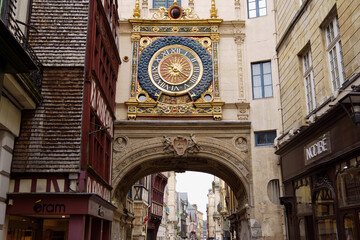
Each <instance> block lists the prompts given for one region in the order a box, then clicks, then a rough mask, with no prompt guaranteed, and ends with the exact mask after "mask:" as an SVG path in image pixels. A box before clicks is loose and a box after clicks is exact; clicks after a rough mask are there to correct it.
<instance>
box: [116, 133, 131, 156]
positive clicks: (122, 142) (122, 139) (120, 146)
mask: <svg viewBox="0 0 360 240" xmlns="http://www.w3.org/2000/svg"><path fill="white" fill-rule="evenodd" d="M128 141H129V139H128V138H127V137H126V136H119V137H117V138H115V140H114V146H113V148H114V151H116V152H122V151H124V150H125V148H126V146H127V144H128Z"/></svg>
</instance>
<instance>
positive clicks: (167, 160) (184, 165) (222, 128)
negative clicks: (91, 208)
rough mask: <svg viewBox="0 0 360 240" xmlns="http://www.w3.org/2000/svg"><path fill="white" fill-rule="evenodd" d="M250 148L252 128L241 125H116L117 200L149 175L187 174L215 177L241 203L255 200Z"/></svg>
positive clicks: (129, 123)
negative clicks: (176, 172) (252, 185)
mask: <svg viewBox="0 0 360 240" xmlns="http://www.w3.org/2000/svg"><path fill="white" fill-rule="evenodd" d="M249 144H250V123H249V122H243V121H231V122H226V121H223V122H213V121H191V122H178V121H123V122H116V123H115V139H114V146H113V147H114V153H113V180H112V185H113V186H114V194H113V199H117V200H118V201H119V200H120V201H121V199H123V198H124V197H125V196H126V194H127V192H128V190H129V189H130V188H131V186H132V185H133V184H134V183H135V182H136V181H137V180H138V179H140V178H141V177H144V176H146V175H149V174H151V173H156V172H163V171H178V172H182V171H187V170H188V171H199V172H205V173H210V174H213V175H216V176H218V177H219V178H221V179H223V180H224V181H225V182H226V183H228V184H229V186H230V187H231V189H232V190H233V192H234V193H235V195H236V196H237V198H238V200H239V201H241V202H242V203H245V202H248V201H249V200H250V201H251V195H252V194H251V187H250V186H251V170H250V168H251V166H250V162H251V161H250V154H251V153H250V145H249ZM239 203H240V202H239Z"/></svg>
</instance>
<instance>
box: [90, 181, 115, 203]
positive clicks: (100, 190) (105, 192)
mask: <svg viewBox="0 0 360 240" xmlns="http://www.w3.org/2000/svg"><path fill="white" fill-rule="evenodd" d="M87 192H88V193H95V194H97V195H99V196H100V197H102V198H103V199H105V200H106V201H108V202H110V190H109V189H107V188H106V187H105V186H104V185H102V184H101V183H99V182H97V181H96V180H94V179H92V178H91V177H88V178H87Z"/></svg>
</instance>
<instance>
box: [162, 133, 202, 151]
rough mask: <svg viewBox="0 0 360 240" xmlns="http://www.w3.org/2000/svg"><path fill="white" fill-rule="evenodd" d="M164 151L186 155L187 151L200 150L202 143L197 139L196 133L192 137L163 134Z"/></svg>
mask: <svg viewBox="0 0 360 240" xmlns="http://www.w3.org/2000/svg"><path fill="white" fill-rule="evenodd" d="M163 145H164V152H166V153H174V156H179V157H181V156H184V155H186V153H194V152H198V151H199V150H200V145H199V144H198V142H197V141H196V138H195V135H193V134H191V135H190V137H183V136H177V137H168V136H163Z"/></svg>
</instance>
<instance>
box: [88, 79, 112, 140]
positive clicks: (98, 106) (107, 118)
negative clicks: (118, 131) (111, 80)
mask: <svg viewBox="0 0 360 240" xmlns="http://www.w3.org/2000/svg"><path fill="white" fill-rule="evenodd" d="M90 105H91V107H92V108H93V109H94V110H96V115H97V116H98V117H99V119H100V121H101V123H102V124H103V125H104V127H109V128H108V129H107V131H108V133H109V134H110V135H111V136H112V133H113V131H112V127H113V119H112V117H111V114H110V112H109V110H108V107H107V104H106V102H105V100H104V99H103V97H102V95H101V92H100V89H99V87H98V86H97V85H96V83H95V81H94V80H92V83H91V96H90Z"/></svg>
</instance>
